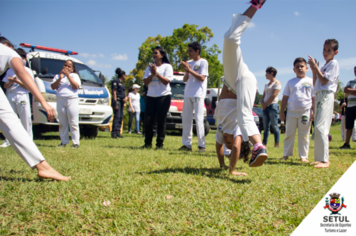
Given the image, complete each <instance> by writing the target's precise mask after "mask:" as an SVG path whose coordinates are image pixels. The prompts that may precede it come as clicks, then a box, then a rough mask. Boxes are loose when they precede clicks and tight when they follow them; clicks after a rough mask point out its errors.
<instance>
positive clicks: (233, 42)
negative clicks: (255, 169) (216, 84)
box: [223, 0, 267, 166]
mask: <svg viewBox="0 0 356 236" xmlns="http://www.w3.org/2000/svg"><path fill="white" fill-rule="evenodd" d="M264 2H265V0H252V1H251V2H250V3H251V4H252V5H251V6H250V7H249V8H248V9H247V10H246V11H245V12H244V14H242V15H240V14H239V15H233V20H232V24H231V26H230V29H229V30H228V31H227V32H226V33H225V35H224V38H225V40H224V49H223V65H224V74H225V80H224V85H225V86H226V87H227V88H228V89H229V90H230V91H231V92H233V93H234V94H236V98H237V99H236V104H237V105H236V108H237V109H236V112H237V120H238V123H239V125H240V128H241V133H242V137H243V140H244V141H245V142H246V141H249V140H250V141H251V142H252V144H253V145H254V146H253V150H252V157H251V160H250V164H249V165H250V166H260V165H263V163H264V161H265V160H266V159H267V149H266V147H265V146H264V145H263V144H262V140H261V135H260V133H259V130H258V128H257V126H256V123H255V121H254V118H253V115H252V108H253V104H254V101H255V97H256V90H257V82H256V77H255V76H254V75H253V73H252V72H251V71H250V70H249V69H248V67H247V65H246V64H245V63H244V61H243V59H242V54H241V49H240V44H241V35H242V33H243V32H244V30H245V29H246V28H247V26H248V25H249V23H250V21H251V18H252V17H253V16H254V15H255V13H256V11H257V9H260V8H261V7H262V5H263V4H264Z"/></svg>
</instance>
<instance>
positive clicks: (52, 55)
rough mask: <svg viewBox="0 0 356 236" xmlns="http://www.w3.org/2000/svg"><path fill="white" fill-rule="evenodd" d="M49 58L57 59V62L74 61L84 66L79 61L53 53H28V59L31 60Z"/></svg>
mask: <svg viewBox="0 0 356 236" xmlns="http://www.w3.org/2000/svg"><path fill="white" fill-rule="evenodd" d="M37 57H39V58H48V59H56V60H62V61H66V60H72V61H74V62H75V63H80V64H84V63H83V62H81V61H79V60H78V59H76V58H74V57H70V56H66V55H63V54H58V53H53V52H29V53H27V59H28V60H30V59H31V58H37Z"/></svg>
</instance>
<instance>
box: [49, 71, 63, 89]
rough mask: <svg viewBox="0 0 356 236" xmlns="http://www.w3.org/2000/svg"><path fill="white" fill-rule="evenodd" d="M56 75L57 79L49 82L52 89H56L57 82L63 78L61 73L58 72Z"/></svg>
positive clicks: (57, 86)
mask: <svg viewBox="0 0 356 236" xmlns="http://www.w3.org/2000/svg"><path fill="white" fill-rule="evenodd" d="M56 76H58V79H57V80H56V81H54V82H53V83H52V84H51V88H52V89H53V90H56V89H58V88H59V84H60V83H61V80H62V78H63V74H59V75H56ZM56 76H55V77H56Z"/></svg>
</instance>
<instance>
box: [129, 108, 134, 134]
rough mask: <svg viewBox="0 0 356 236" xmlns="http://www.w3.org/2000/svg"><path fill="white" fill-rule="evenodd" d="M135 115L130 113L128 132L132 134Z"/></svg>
mask: <svg viewBox="0 0 356 236" xmlns="http://www.w3.org/2000/svg"><path fill="white" fill-rule="evenodd" d="M133 115H134V114H133V113H132V112H131V111H129V127H128V132H129V133H130V132H131V125H132V119H133Z"/></svg>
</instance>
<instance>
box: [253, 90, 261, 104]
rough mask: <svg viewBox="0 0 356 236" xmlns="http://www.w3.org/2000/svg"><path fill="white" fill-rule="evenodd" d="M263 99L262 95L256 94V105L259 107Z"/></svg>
mask: <svg viewBox="0 0 356 236" xmlns="http://www.w3.org/2000/svg"><path fill="white" fill-rule="evenodd" d="M261 99H262V94H260V93H259V92H257V93H256V98H255V103H254V104H255V105H259V104H260V103H261Z"/></svg>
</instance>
